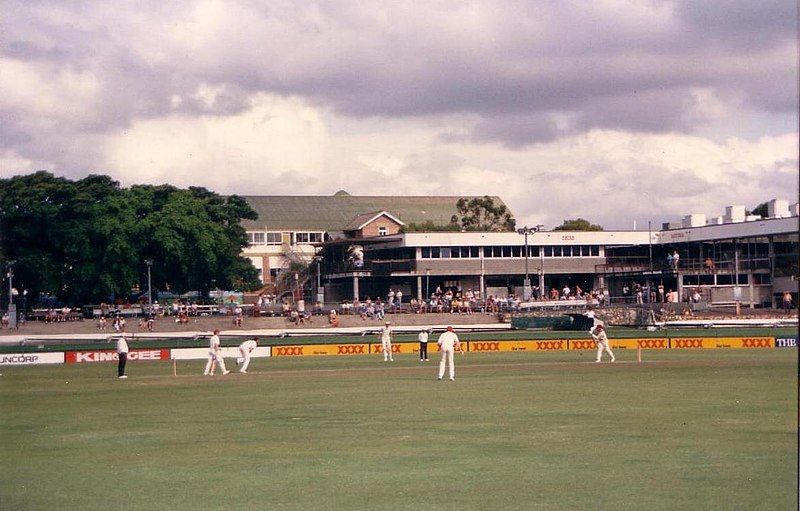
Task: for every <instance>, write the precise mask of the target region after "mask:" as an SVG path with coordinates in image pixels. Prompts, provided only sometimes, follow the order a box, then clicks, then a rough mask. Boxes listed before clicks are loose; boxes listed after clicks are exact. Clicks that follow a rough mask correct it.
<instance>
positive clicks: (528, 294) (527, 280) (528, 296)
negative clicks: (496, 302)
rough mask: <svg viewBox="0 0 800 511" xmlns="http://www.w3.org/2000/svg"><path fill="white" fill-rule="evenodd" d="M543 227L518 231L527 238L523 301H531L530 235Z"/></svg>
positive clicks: (525, 228) (524, 228) (538, 226)
mask: <svg viewBox="0 0 800 511" xmlns="http://www.w3.org/2000/svg"><path fill="white" fill-rule="evenodd" d="M541 228H542V226H541V225H537V226H534V227H528V226H527V225H526V226H525V227H523V228H521V229H517V233H518V234H522V235H524V236H525V280H524V281H523V283H522V299H523V300H524V301H526V302H527V301H528V300H530V299H531V279H530V276H529V274H528V234H533V233H534V232H538V231H539V229H541Z"/></svg>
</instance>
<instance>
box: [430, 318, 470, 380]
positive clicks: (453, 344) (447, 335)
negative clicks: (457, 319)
mask: <svg viewBox="0 0 800 511" xmlns="http://www.w3.org/2000/svg"><path fill="white" fill-rule="evenodd" d="M436 344H438V345H439V351H441V352H442V360H441V361H440V362H439V379H440V380H441V379H442V377H443V376H444V368H445V365H447V364H448V363H449V364H450V381H453V380H455V379H456V368H455V365H454V364H453V352H454V351H461V353H464V352H463V351H462V349H461V342H459V340H458V336H457V335H456V333H455V332H454V331H453V327H451V326H449V327H447V331H446V332H443V333H442V335H440V336H439V340H438V341H437V342H436Z"/></svg>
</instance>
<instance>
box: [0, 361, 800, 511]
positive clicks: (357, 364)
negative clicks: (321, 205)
mask: <svg viewBox="0 0 800 511" xmlns="http://www.w3.org/2000/svg"><path fill="white" fill-rule="evenodd" d="M435 355H437V356H438V354H435ZM617 355H618V357H617V358H618V360H617V362H616V363H614V364H611V363H603V364H595V363H593V360H594V352H589V351H583V352H580V351H578V352H575V351H571V352H563V351H562V352H552V353H541V352H505V353H468V354H466V355H465V356H459V355H457V357H456V371H457V372H456V380H455V381H454V382H450V381H447V379H446V378H445V380H444V381H437V380H436V373H437V369H438V358H437V360H434V359H433V358H432V359H431V361H430V362H427V363H425V362H420V361H419V360H418V359H417V358H416V357H415V356H412V355H400V356H398V357H397V358H396V359H395V361H394V362H392V363H384V362H383V361H382V358H381V357H380V356H378V355H373V356H340V357H335V356H331V357H316V358H312V357H309V358H289V357H275V358H267V359H254V361H253V362H252V364H251V366H250V370H249V373H248V374H238V373H235V372H232V373H231V374H229V375H227V376H221V375H217V376H213V377H204V376H202V375H201V374H202V370H203V366H204V364H205V361H199V360H198V361H180V362H178V366H177V369H178V375H177V376H173V374H172V369H173V368H172V364H171V363H169V362H143V361H132V362H129V363H128V374H129V376H130V377H129V379H127V380H118V379H117V378H116V365H115V364H113V363H95V364H67V365H60V366H51V367H47V366H36V367H5V368H2V373H3V374H2V376H0V439H1V440H0V509H8V510H23V509H80V510H94V509H96V510H112V509H148V510H158V509H192V510H194V509H277V510H289V509H298V510H300V509H302V510H309V509H326V510H333V509H369V510H396V509H432V510H438V509H441V510H449V509H453V510H460V511H463V510H469V509H480V510H487V509H520V510H531V509H543V510H562V509H563V510H579V509H592V510H598V509H614V510H619V509H632V510H639V509H641V510H661V509H664V510H671V511H674V510H677V509H725V510H728V509H747V510H750V509H771V510H772V509H777V510H782V509H786V510H789V509H796V504H797V491H798V487H797V484H798V470H797V466H798V459H797V449H798V443H797V439H798V422H797V420H798V364H797V350H796V349H725V350H723V349H712V350H652V351H646V352H645V353H644V359H643V361H642V362H641V363H637V362H636V353H635V352H633V351H622V352H621V353H620V352H618V353H617ZM228 365H229V366H233V367H231V369H235V362H234V361H233V360H231V359H229V360H228Z"/></svg>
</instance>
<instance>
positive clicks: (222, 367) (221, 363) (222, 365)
mask: <svg viewBox="0 0 800 511" xmlns="http://www.w3.org/2000/svg"><path fill="white" fill-rule="evenodd" d="M215 359H216V361H217V365H218V366H219V368H220V370H222V372H223V373H227V372H228V370H227V369H225V359H224V358H222V356H217V355H216V354H215V353H214V352H213V351H210V352H208V362H206V370H205V371H203V374H209V373H210V372H211V363H212V362H214V360H215Z"/></svg>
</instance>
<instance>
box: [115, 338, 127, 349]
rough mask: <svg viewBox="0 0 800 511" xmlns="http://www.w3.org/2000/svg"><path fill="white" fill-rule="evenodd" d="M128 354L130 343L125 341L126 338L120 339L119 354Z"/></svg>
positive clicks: (118, 344) (118, 341)
mask: <svg viewBox="0 0 800 511" xmlns="http://www.w3.org/2000/svg"><path fill="white" fill-rule="evenodd" d="M127 352H128V341H126V340H125V338H124V337H120V338H119V339H117V353H127Z"/></svg>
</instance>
